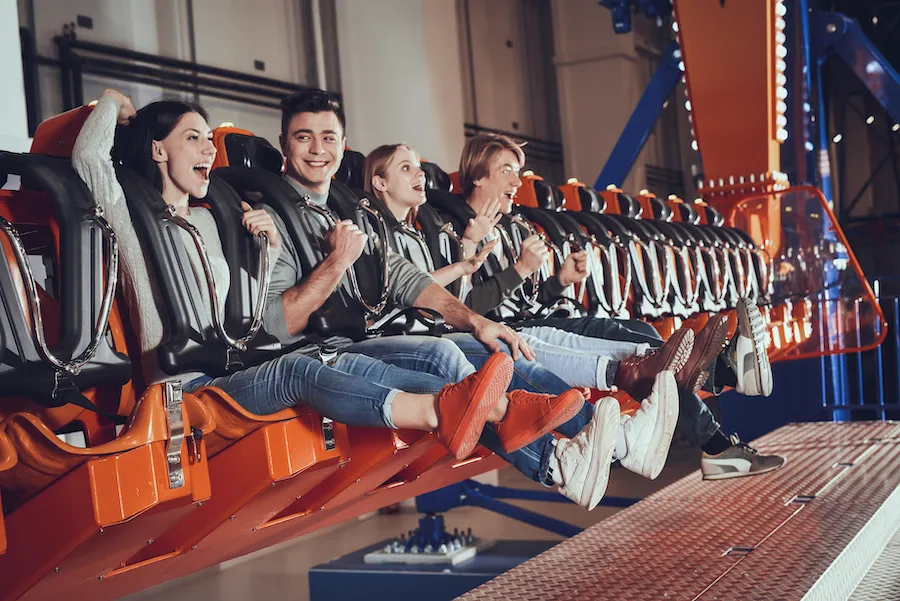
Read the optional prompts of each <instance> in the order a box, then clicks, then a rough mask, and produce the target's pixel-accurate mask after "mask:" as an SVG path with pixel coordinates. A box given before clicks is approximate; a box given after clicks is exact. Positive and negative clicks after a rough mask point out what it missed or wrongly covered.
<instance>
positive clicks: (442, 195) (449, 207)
mask: <svg viewBox="0 0 900 601" xmlns="http://www.w3.org/2000/svg"><path fill="white" fill-rule="evenodd" d="M426 194H427V196H428V203H429V204H430V205H431V206H433V207H434V208H435V209H437V211H438V212H440V213H443V215H444V217H446V218H447V219H448V220H449V221H451V222H452V223H453V227H455V228H457V233H459V234H460V235H462V232H464V231H465V227H466V224H467V223H468V222H469V219H472V218H473V217H475V211H473V210H472V208H471V207H470V206H469V205H468V204H466V201H465V199H464V198H463V197H462V196H461V195H459V194H451V193H450V192H442V191H440V190H428V191H427V192H426ZM459 228H462V229H459Z"/></svg>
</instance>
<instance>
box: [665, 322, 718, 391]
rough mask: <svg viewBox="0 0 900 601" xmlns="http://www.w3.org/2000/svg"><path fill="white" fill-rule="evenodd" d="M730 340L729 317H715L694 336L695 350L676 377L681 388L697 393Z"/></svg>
mask: <svg viewBox="0 0 900 601" xmlns="http://www.w3.org/2000/svg"><path fill="white" fill-rule="evenodd" d="M727 340H728V316H727V315H713V316H712V317H710V318H709V321H707V322H706V325H705V326H703V328H702V329H701V330H700V331H699V332H697V334H696V335H695V336H694V349H693V350H692V351H691V356H690V358H689V359H688V360H687V363H685V365H684V367H683V368H682V369H681V371H679V372H678V373H677V374H676V375H675V381H676V382H677V383H678V386H679V388H681V389H683V390H687V391H689V392H697V391H698V390H700V389H701V388H702V387H703V384H705V383H706V379H707V378H708V377H709V374H710V372H709V367H710V365H712V362H713V361H715V360H716V357H718V356H719V353H721V352H722V349H723V348H725V343H726V342H727Z"/></svg>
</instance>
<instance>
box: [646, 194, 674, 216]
mask: <svg viewBox="0 0 900 601" xmlns="http://www.w3.org/2000/svg"><path fill="white" fill-rule="evenodd" d="M650 207H651V208H652V209H653V215H645V216H644V218H645V219H655V220H657V221H672V219H673V217H674V216H675V214H674V212H673V211H672V207H670V206H669V205H668V204H666V203H665V202H664V201H663V200H662V199H660V198H651V199H650Z"/></svg>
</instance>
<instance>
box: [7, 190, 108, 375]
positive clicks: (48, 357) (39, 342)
mask: <svg viewBox="0 0 900 601" xmlns="http://www.w3.org/2000/svg"><path fill="white" fill-rule="evenodd" d="M88 219H89V220H91V221H92V222H93V223H94V224H96V225H97V227H99V228H100V231H101V232H103V238H104V240H105V241H106V246H107V260H106V287H105V288H104V290H103V298H102V299H101V303H100V313H99V314H98V315H97V321H96V323H95V324H94V331H93V332H92V335H91V341H90V343H89V344H88V345H87V347H85V349H84V350H83V351H82V352H81V354H80V355H78V356H77V357H75V358H74V359H69V360H65V359H60V358H59V357H57V356H56V355H54V354H53V352H52V351H51V350H50V348H49V347H48V346H47V339H46V337H45V335H44V320H43V317H42V314H41V299H40V297H39V296H38V286H37V283H36V282H35V279H34V273H33V272H32V271H31V266H30V265H29V264H28V258H27V256H26V251H25V245H24V244H23V243H22V238H21V237H20V236H19V232H18V231H16V228H15V227H14V226H13V225H12V224H11V223H10V222H9V221H7V220H6V219H4V218H3V217H0V229H2V230H3V233H4V234H5V235H6V238H7V240H9V243H10V246H11V247H12V250H13V254H14V255H15V257H16V265H17V266H18V268H19V272H20V273H21V274H22V280H23V283H24V285H25V296H26V299H27V303H28V304H27V306H25V305H24V304H23V307H22V309H23V311H24V312H25V314H26V315H27V314H29V312H30V315H31V319H30V320H29V321H30V322H31V337H32V339H33V340H34V345H35V347H36V348H37V350H38V352H39V353H40V355H41V358H43V359H44V361H46V362H47V363H49V364H51V365H52V366H53V367H54V368H56V369H57V370H59V371H61V372H66V373H68V374H73V375H77V374H78V373H79V372H80V371H81V368H82V367H83V366H84V364H85V363H87V362H88V361H90V360H91V359H92V358H93V357H94V355H95V354H96V352H97V347H98V346H99V345H100V342H101V341H102V340H103V336H104V335H106V330H107V328H108V327H109V315H110V312H111V311H112V304H113V299H114V297H115V293H116V283H117V281H118V273H119V244H118V241H117V240H116V234H115V232H114V231H113V229H112V228H111V227H110V225H109V223H107V221H106V219H104V218H103V210H102V209H101V208H100V207H95V208H94V209H93V210H92V211H91V213H90V214H89V216H88Z"/></svg>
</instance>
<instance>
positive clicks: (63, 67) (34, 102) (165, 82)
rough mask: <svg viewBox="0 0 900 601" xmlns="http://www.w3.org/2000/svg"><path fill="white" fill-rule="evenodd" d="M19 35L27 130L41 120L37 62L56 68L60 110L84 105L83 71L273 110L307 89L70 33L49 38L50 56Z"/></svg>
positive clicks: (30, 38) (25, 34)
mask: <svg viewBox="0 0 900 601" xmlns="http://www.w3.org/2000/svg"><path fill="white" fill-rule="evenodd" d="M20 38H21V45H22V62H23V67H24V75H25V96H26V101H27V110H28V121H29V129H30V131H31V133H33V132H34V129H35V128H36V127H37V125H38V123H40V115H39V111H40V106H41V95H40V86H39V77H38V67H56V68H58V69H59V75H60V83H61V86H60V87H61V93H62V107H63V110H69V109H72V108H75V107H78V106H81V105H83V104H84V100H85V99H84V82H83V80H84V76H85V75H96V76H100V77H105V78H109V79H111V80H117V81H123V82H129V83H136V84H144V85H150V86H155V87H160V88H163V89H165V90H172V91H177V92H188V93H191V94H196V95H199V96H207V97H211V98H219V99H222V100H229V101H232V102H237V103H240V104H246V105H250V106H257V107H264V108H271V109H279V108H280V104H279V102H280V101H281V99H282V98H284V97H285V96H287V95H289V94H291V93H293V92H297V91H300V90H304V89H307V86H303V85H300V84H298V83H294V82H289V81H281V80H278V79H273V78H271V77H263V76H261V75H255V74H253V73H244V72H240V71H232V70H230V69H223V68H221V67H214V66H212V65H202V64H199V63H194V62H191V61H185V60H180V59H175V58H169V57H165V56H157V55H154V54H147V53H145V52H137V51H135V50H130V49H127V48H117V47H115V46H109V45H106V44H97V43H94V42H86V41H82V40H79V39H76V38H74V37H72V36H71V35H60V36H56V37H55V38H53V41H54V43H55V44H56V47H57V49H58V54H59V58H58V59H57V58H51V57H46V56H40V55H38V54H37V50H36V46H35V40H34V37H33V35H32V34H31V33H30V32H29V31H28V30H27V29H24V28H22V29H20Z"/></svg>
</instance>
